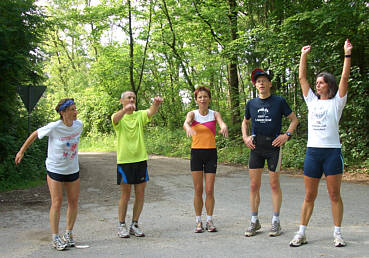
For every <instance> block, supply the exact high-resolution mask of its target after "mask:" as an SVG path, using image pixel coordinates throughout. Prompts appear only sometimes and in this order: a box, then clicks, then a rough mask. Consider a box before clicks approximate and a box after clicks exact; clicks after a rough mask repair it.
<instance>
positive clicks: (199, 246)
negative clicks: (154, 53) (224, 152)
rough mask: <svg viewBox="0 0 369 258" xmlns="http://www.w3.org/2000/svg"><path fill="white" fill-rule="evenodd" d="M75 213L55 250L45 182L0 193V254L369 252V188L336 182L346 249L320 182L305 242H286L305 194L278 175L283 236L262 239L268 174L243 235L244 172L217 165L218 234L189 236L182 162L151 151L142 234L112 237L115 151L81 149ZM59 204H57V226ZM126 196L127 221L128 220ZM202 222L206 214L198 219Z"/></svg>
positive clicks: (298, 182)
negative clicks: (339, 243)
mask: <svg viewBox="0 0 369 258" xmlns="http://www.w3.org/2000/svg"><path fill="white" fill-rule="evenodd" d="M79 158H80V164H81V172H80V174H81V195H80V212H79V215H78V218H77V222H76V225H75V228H74V237H75V240H76V242H77V244H78V245H89V246H90V247H89V248H86V249H76V248H71V249H68V250H65V251H62V252H58V251H56V250H54V249H52V248H51V246H50V230H49V222H48V208H49V204H50V201H49V196H48V192H47V187H46V186H41V187H36V188H33V189H29V190H24V191H13V192H8V193H3V194H0V239H1V241H0V257H11V258H14V257H89V258H92V257H299V258H303V257H369V218H368V217H369V200H368V197H369V186H368V185H359V184H351V183H343V184H342V198H343V202H344V206H345V214H344V220H343V230H342V232H343V236H344V238H345V240H346V242H347V246H346V247H343V248H336V247H334V245H333V236H332V234H333V222H332V218H331V211H330V202H329V198H328V193H327V190H326V185H325V181H324V180H322V182H321V185H320V188H319V195H318V198H317V200H316V204H315V210H314V213H313V216H312V219H311V221H310V224H309V226H308V229H307V240H308V244H307V245H304V246H302V247H298V248H292V247H289V245H288V243H289V241H290V240H291V239H292V237H293V235H294V233H295V231H296V230H297V228H298V225H299V216H300V208H301V204H302V201H303V198H304V185H303V178H302V177H297V176H290V175H287V174H283V175H282V176H281V186H282V191H283V204H282V210H281V225H282V228H283V234H282V235H281V236H279V237H274V238H271V237H269V236H268V232H269V229H270V223H271V217H272V206H271V192H270V187H269V178H268V174H264V175H263V178H262V187H261V204H260V209H259V217H260V219H261V224H262V231H261V232H260V233H259V234H257V235H256V236H254V237H250V238H246V237H244V235H243V234H244V231H245V229H246V228H247V226H248V224H249V219H250V215H249V214H250V209H249V200H248V191H249V178H248V173H247V169H246V168H244V167H237V166H225V165H219V166H218V173H217V178H216V183H215V198H216V204H215V212H214V222H215V225H216V226H217V228H218V230H219V231H218V232H217V233H209V232H204V233H202V234H195V233H193V229H194V226H195V223H194V222H195V219H194V210H193V206H192V198H193V187H192V177H191V173H190V171H189V161H188V160H184V159H177V158H167V157H160V156H151V157H150V160H149V171H150V181H149V183H148V187H147V191H146V202H145V206H144V210H143V213H142V216H141V219H140V222H139V223H140V225H141V227H142V228H143V230H144V232H145V234H146V237H144V238H136V237H131V238H129V239H121V238H118V237H117V229H116V227H117V203H118V199H119V188H118V186H117V185H115V182H116V170H115V169H116V168H115V154H114V153H80V155H79ZM65 211H66V205H65V204H64V205H63V207H62V216H61V222H60V228H61V231H63V230H64V228H65ZM131 211H132V201H131V202H130V204H129V207H128V217H127V221H130V220H131V214H132V212H131ZM203 218H204V219H205V214H204V216H203Z"/></svg>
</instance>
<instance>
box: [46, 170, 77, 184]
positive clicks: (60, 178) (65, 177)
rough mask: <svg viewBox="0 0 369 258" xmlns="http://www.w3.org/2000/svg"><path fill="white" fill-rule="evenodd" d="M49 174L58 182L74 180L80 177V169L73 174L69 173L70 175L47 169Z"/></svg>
mask: <svg viewBox="0 0 369 258" xmlns="http://www.w3.org/2000/svg"><path fill="white" fill-rule="evenodd" d="M47 174H48V175H49V177H50V178H51V179H53V180H55V181H58V182H73V181H76V180H77V179H78V178H79V171H78V172H76V173H73V174H69V175H62V174H58V173H53V172H50V171H47Z"/></svg>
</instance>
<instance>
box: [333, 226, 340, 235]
mask: <svg viewBox="0 0 369 258" xmlns="http://www.w3.org/2000/svg"><path fill="white" fill-rule="evenodd" d="M334 234H341V227H337V226H334Z"/></svg>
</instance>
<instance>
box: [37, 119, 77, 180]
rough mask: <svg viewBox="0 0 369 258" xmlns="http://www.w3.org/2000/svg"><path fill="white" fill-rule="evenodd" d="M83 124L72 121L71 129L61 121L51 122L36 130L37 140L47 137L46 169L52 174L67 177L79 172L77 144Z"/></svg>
mask: <svg viewBox="0 0 369 258" xmlns="http://www.w3.org/2000/svg"><path fill="white" fill-rule="evenodd" d="M82 128H83V124H82V121H80V120H75V121H73V125H72V126H71V127H68V126H66V125H65V124H64V123H63V121H62V120H59V121H56V122H51V123H49V124H47V125H46V126H44V127H41V128H39V129H38V130H37V133H38V138H39V139H42V138H43V137H44V136H48V137H49V143H48V149H47V158H46V162H45V163H46V169H47V170H48V171H50V172H53V173H58V174H62V175H69V174H73V173H76V172H78V171H79V164H78V142H79V137H80V135H81V133H82Z"/></svg>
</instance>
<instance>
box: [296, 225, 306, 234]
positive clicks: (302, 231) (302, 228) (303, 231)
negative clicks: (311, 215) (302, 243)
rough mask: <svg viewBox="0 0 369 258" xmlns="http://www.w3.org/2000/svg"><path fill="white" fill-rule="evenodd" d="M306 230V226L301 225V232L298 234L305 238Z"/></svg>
mask: <svg viewBox="0 0 369 258" xmlns="http://www.w3.org/2000/svg"><path fill="white" fill-rule="evenodd" d="M305 230H306V226H304V225H300V227H299V232H297V233H299V234H300V235H303V236H304V235H305Z"/></svg>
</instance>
